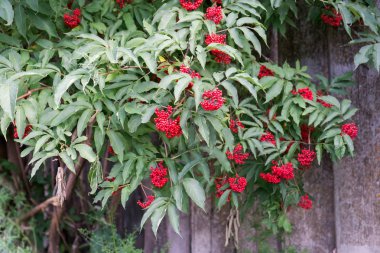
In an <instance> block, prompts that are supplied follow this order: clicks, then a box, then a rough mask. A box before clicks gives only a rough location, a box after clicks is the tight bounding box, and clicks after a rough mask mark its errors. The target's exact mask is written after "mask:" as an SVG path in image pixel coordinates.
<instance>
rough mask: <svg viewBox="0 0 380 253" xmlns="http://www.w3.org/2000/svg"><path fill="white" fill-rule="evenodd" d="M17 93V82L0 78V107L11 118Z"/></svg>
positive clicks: (12, 117)
mask: <svg viewBox="0 0 380 253" xmlns="http://www.w3.org/2000/svg"><path fill="white" fill-rule="evenodd" d="M17 93H18V85H17V83H9V82H7V81H4V80H0V107H1V108H2V109H3V111H4V112H5V113H6V114H7V116H8V117H9V118H10V119H11V120H13V119H14V112H15V107H16V99H17Z"/></svg>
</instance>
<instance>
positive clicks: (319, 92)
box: [317, 90, 332, 108]
mask: <svg viewBox="0 0 380 253" xmlns="http://www.w3.org/2000/svg"><path fill="white" fill-rule="evenodd" d="M321 96H323V91H321V90H318V91H317V102H318V103H320V104H321V105H322V106H323V107H326V108H331V107H332V104H329V103H327V102H325V101H323V100H322V99H319V98H318V97H321Z"/></svg>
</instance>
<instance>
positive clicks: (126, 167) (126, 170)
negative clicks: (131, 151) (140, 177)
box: [123, 159, 136, 181]
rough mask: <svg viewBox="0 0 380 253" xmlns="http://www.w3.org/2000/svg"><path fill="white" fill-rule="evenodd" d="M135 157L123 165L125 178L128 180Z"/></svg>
mask: <svg viewBox="0 0 380 253" xmlns="http://www.w3.org/2000/svg"><path fill="white" fill-rule="evenodd" d="M135 161H136V160H135V159H129V160H128V161H127V162H126V163H125V164H124V167H123V180H124V181H126V180H127V179H128V177H129V176H130V175H131V173H132V168H133V165H134V163H135Z"/></svg>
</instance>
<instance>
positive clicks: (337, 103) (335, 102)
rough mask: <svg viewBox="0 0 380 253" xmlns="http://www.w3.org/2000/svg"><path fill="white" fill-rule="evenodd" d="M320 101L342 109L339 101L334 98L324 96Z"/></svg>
mask: <svg viewBox="0 0 380 253" xmlns="http://www.w3.org/2000/svg"><path fill="white" fill-rule="evenodd" d="M319 99H321V100H323V101H325V102H326V103H329V104H332V105H334V106H336V107H337V108H338V109H340V103H339V101H338V99H336V98H335V97H333V96H322V97H319Z"/></svg>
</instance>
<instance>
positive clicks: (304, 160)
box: [297, 149, 316, 167]
mask: <svg viewBox="0 0 380 253" xmlns="http://www.w3.org/2000/svg"><path fill="white" fill-rule="evenodd" d="M315 157H316V154H315V152H314V151H312V150H309V149H302V150H301V153H299V154H298V156H297V160H298V162H299V163H300V164H301V165H302V166H304V167H309V166H310V165H311V164H312V163H313V161H314V159H315Z"/></svg>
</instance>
